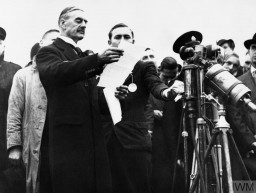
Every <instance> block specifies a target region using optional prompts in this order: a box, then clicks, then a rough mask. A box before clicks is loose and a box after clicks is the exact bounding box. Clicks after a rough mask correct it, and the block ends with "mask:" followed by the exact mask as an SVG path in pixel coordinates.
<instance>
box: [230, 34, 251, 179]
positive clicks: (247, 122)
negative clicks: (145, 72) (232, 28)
mask: <svg viewBox="0 0 256 193" xmlns="http://www.w3.org/2000/svg"><path fill="white" fill-rule="evenodd" d="M244 45H245V47H246V49H248V53H249V56H250V60H251V68H250V70H249V71H248V72H246V73H245V74H243V75H242V76H240V77H238V79H239V80H240V81H242V82H243V83H244V84H245V86H247V87H248V88H249V89H250V90H251V98H250V99H251V101H252V102H253V103H254V104H256V34H254V36H253V38H252V39H249V40H246V41H245V42H244ZM255 117H256V112H249V111H248V110H247V109H245V108H244V107H240V108H239V109H238V108H235V107H229V108H227V118H228V119H227V120H228V121H229V123H230V125H231V128H232V129H233V131H234V132H233V135H234V138H235V140H236V143H237V146H238V148H239V150H240V154H241V155H242V157H243V160H244V163H245V165H246V167H247V169H248V172H249V174H250V177H251V179H252V180H256V119H255Z"/></svg>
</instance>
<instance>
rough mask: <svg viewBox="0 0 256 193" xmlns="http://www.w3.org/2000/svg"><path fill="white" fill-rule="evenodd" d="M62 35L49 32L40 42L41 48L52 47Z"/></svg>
mask: <svg viewBox="0 0 256 193" xmlns="http://www.w3.org/2000/svg"><path fill="white" fill-rule="evenodd" d="M59 35H60V34H59V33H58V32H49V33H47V34H46V35H45V36H44V38H43V39H42V40H41V42H40V46H41V47H43V46H48V45H50V44H51V43H52V42H53V41H54V40H56V38H57V37H58V36H59Z"/></svg>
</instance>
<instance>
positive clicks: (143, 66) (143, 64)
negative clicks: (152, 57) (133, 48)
mask: <svg viewBox="0 0 256 193" xmlns="http://www.w3.org/2000/svg"><path fill="white" fill-rule="evenodd" d="M148 68H152V69H155V70H156V66H155V64H154V63H153V62H143V61H138V62H137V63H136V64H135V66H134V70H133V71H139V70H141V71H144V70H147V69H148Z"/></svg>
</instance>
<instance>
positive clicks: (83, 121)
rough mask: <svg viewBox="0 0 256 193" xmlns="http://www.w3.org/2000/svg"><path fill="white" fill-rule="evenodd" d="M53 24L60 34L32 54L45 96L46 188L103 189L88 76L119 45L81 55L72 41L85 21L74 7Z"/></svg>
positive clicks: (101, 148) (105, 175)
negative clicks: (47, 162) (46, 127)
mask: <svg viewBox="0 0 256 193" xmlns="http://www.w3.org/2000/svg"><path fill="white" fill-rule="evenodd" d="M58 24H59V28H60V37H59V38H57V39H56V40H55V41H54V42H53V44H51V45H49V46H46V47H43V48H42V49H41V50H40V51H39V53H38V55H37V60H36V61H37V66H38V71H39V75H40V79H41V82H42V84H43V86H44V88H45V91H46V95H47V98H48V108H47V119H46V122H48V125H49V128H48V133H49V134H48V136H46V139H48V141H49V142H48V144H49V146H48V147H49V163H50V171H51V182H52V192H56V193H59V192H61V193H65V192H67V193H70V192H76V193H84V192H86V193H95V192H98V193H102V192H106V193H108V192H111V191H112V190H111V183H110V180H111V178H110V173H109V167H108V166H109V165H108V159H107V152H106V147H105V142H104V136H103V134H102V130H101V125H100V120H99V113H98V95H97V89H96V84H95V79H94V77H95V75H98V74H100V73H101V72H102V70H103V67H104V65H106V64H109V63H112V62H115V61H118V60H119V58H120V56H121V55H122V50H120V49H118V48H108V49H106V50H105V51H104V52H103V53H102V54H93V55H90V56H87V57H84V55H83V52H81V50H80V49H78V48H77V45H76V44H77V42H78V41H80V40H82V39H83V38H84V35H85V29H86V24H87V19H86V16H85V12H84V11H83V10H82V9H80V8H76V7H67V8H65V9H64V10H63V11H62V12H61V14H60V17H59V21H58ZM44 132H45V131H44ZM42 140H45V139H44V137H43V139H42Z"/></svg>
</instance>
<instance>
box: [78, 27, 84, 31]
mask: <svg viewBox="0 0 256 193" xmlns="http://www.w3.org/2000/svg"><path fill="white" fill-rule="evenodd" d="M77 31H78V32H85V27H80V28H78V29H77Z"/></svg>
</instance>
